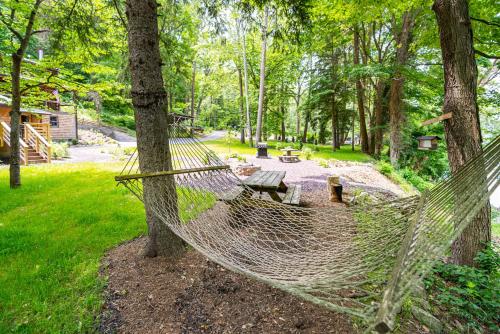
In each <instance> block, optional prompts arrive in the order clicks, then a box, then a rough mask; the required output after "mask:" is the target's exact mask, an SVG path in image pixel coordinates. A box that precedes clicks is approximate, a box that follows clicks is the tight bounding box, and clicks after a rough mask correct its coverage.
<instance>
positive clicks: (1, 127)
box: [0, 121, 29, 165]
mask: <svg viewBox="0 0 500 334" xmlns="http://www.w3.org/2000/svg"><path fill="white" fill-rule="evenodd" d="M0 134H1V136H2V146H3V145H5V144H7V145H8V146H9V147H10V126H8V125H7V123H5V122H3V121H1V122H0ZM19 145H20V150H19V151H20V156H21V162H22V163H23V164H25V165H27V164H28V148H29V146H28V145H27V144H26V143H25V142H24V141H23V140H22V139H21V138H19Z"/></svg>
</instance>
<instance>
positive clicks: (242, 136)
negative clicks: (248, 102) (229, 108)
mask: <svg viewBox="0 0 500 334" xmlns="http://www.w3.org/2000/svg"><path fill="white" fill-rule="evenodd" d="M238 84H239V88H240V103H239V106H240V115H241V122H240V143H242V144H245V112H244V111H243V75H242V74H241V68H239V67H238Z"/></svg>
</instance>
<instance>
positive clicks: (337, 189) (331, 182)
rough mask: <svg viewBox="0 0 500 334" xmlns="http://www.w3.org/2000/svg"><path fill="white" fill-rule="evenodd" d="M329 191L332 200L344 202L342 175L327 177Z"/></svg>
mask: <svg viewBox="0 0 500 334" xmlns="http://www.w3.org/2000/svg"><path fill="white" fill-rule="evenodd" d="M327 185H328V193H329V194H330V202H342V185H341V184H340V177H339V176H337V175H331V176H328V177H327Z"/></svg>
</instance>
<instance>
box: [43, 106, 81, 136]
mask: <svg viewBox="0 0 500 334" xmlns="http://www.w3.org/2000/svg"><path fill="white" fill-rule="evenodd" d="M51 114H52V115H43V117H42V122H43V123H51V121H50V118H51V117H53V118H57V125H56V124H55V123H54V122H52V123H51V126H50V133H51V136H52V140H74V139H76V118H75V115H73V114H67V113H64V112H57V111H55V112H51ZM53 120H55V119H53Z"/></svg>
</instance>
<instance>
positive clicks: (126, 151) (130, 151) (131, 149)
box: [123, 146, 136, 155]
mask: <svg viewBox="0 0 500 334" xmlns="http://www.w3.org/2000/svg"><path fill="white" fill-rule="evenodd" d="M135 150H136V147H135V146H127V147H124V148H123V154H125V155H132V154H134V152H135Z"/></svg>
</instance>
